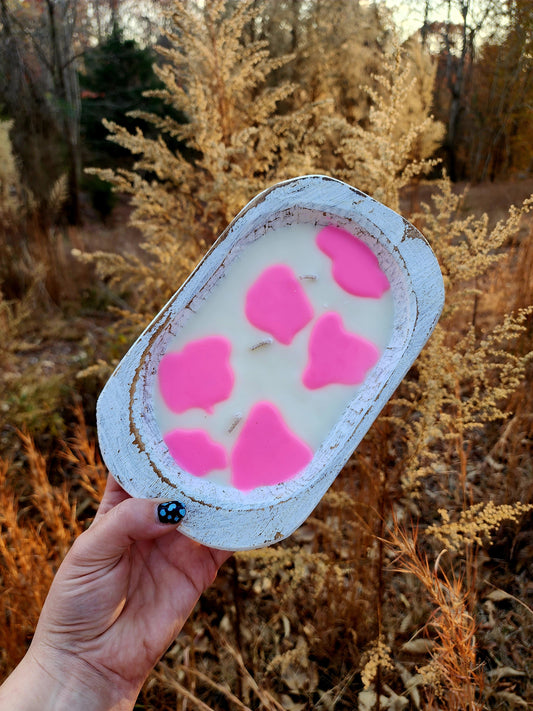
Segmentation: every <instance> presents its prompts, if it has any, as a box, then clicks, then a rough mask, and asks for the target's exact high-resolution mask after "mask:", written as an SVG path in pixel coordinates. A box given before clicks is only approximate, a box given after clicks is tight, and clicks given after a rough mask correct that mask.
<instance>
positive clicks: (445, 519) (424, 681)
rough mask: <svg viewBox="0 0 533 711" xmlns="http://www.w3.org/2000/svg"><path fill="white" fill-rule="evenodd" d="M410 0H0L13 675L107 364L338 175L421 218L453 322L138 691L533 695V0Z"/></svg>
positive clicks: (43, 588)
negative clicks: (221, 251)
mask: <svg viewBox="0 0 533 711" xmlns="http://www.w3.org/2000/svg"><path fill="white" fill-rule="evenodd" d="M401 9H402V13H401V14H395V13H394V11H393V9H391V7H390V6H388V5H387V4H385V3H372V2H363V0H360V1H358V0H344V1H342V0H263V1H261V2H260V1H259V0H242V1H238V2H237V1H235V0H233V1H232V0H226V1H225V2H224V1H223V0H205V2H195V1H194V0H189V1H188V2H186V1H182V2H178V1H167V0H160V1H159V2H155V1H154V2H150V1H149V0H144V1H140V0H138V1H137V2H131V1H130V0H26V1H21V0H20V1H19V0H0V23H1V25H0V289H1V298H0V323H1V326H2V331H3V333H2V336H3V337H2V341H1V345H0V362H1V368H0V418H1V419H0V450H1V451H0V455H1V460H0V527H1V529H0V626H1V629H2V631H1V632H0V677H3V676H5V675H6V674H8V673H9V671H10V670H11V669H12V668H13V667H14V665H16V663H17V661H18V660H19V659H20V658H21V657H22V655H23V654H24V652H25V649H26V648H27V645H28V643H29V641H30V639H31V634H32V631H33V629H34V625H35V622H36V619H37V617H38V614H39V610H40V608H41V605H42V602H43V600H44V597H45V595H46V592H47V589H48V586H49V584H50V581H51V579H52V576H53V574H54V571H55V570H56V569H57V566H58V565H59V563H60V561H61V559H62V557H63V556H64V554H65V552H66V550H68V547H69V546H70V544H71V542H72V540H73V539H74V537H75V536H76V535H77V534H79V533H80V532H81V531H82V530H83V529H84V528H85V527H86V526H87V525H88V524H89V523H90V521H91V518H92V516H93V515H94V512H95V510H96V507H97V504H98V501H99V499H100V497H101V494H102V490H103V485H104V481H105V477H106V472H105V468H104V466H103V464H102V462H101V459H100V457H99V454H98V449H97V444H96V431H95V403H96V398H97V396H98V393H99V391H100V390H101V388H102V386H103V384H104V383H105V381H106V378H107V377H108V376H109V374H110V373H111V372H112V370H113V368H114V367H115V365H116V364H117V363H118V361H119V360H120V358H121V356H122V355H123V354H124V353H125V351H126V350H127V348H128V347H129V345H130V344H131V343H132V341H133V340H134V338H135V337H136V335H138V333H139V332H140V331H141V330H142V328H143V327H144V325H146V324H147V323H148V322H149V320H151V318H152V317H153V315H154V314H155V313H156V312H157V310H158V308H159V307H160V306H161V305H163V304H164V303H165V301H166V300H167V299H168V297H169V296H170V295H171V294H172V293H173V292H174V291H175V290H176V289H177V288H178V287H179V286H180V284H181V283H182V281H183V280H184V278H185V277H186V276H187V274H188V273H189V272H190V270H191V268H192V267H193V266H194V265H195V264H196V263H197V261H198V260H199V259H200V258H201V255H202V254H203V253H204V251H205V249H206V248H207V247H208V246H209V245H210V244H211V243H212V242H213V241H214V240H215V239H216V237H217V236H218V234H220V232H221V231H222V230H223V229H224V227H225V226H226V225H227V224H228V222H229V221H230V220H231V219H232V218H233V217H234V216H235V215H236V214H237V212H238V211H239V210H240V208H241V207H243V206H244V205H245V204H246V202H247V201H248V200H249V199H250V198H251V197H253V196H254V195H255V194H256V193H257V192H258V191H259V190H261V189H263V188H264V187H267V186H269V185H271V184H273V183H275V182H277V181H279V180H282V179H285V178H289V177H294V176H296V175H302V174H307V173H322V174H328V175H331V176H334V177H337V178H341V179H343V180H345V181H347V182H348V183H351V184H352V185H354V186H356V187H357V188H359V189H361V190H363V191H365V192H367V193H369V194H371V195H373V196H374V197H376V198H377V199H378V200H381V201H382V202H384V203H385V204H387V205H389V206H390V207H392V208H393V209H396V210H398V211H400V212H401V213H402V214H403V215H404V216H405V217H407V218H408V219H410V220H411V221H413V222H414V223H415V224H416V225H417V226H418V227H419V228H420V229H421V230H422V232H423V233H424V234H425V236H426V237H427V239H428V241H429V242H430V244H431V246H432V248H433V250H434V251H435V253H436V254H437V256H438V259H439V262H440V264H441V268H442V271H443V276H444V280H445V286H446V292H447V297H446V306H445V310H444V313H443V316H442V319H441V321H440V323H439V325H438V327H437V329H436V331H435V333H434V335H433V336H432V338H431V339H430V341H429V343H428V345H427V346H426V348H425V349H424V350H423V352H422V354H421V356H420V357H419V359H418V360H417V362H416V364H415V366H414V367H413V368H412V370H411V371H410V373H409V374H408V376H407V378H406V379H405V381H404V383H403V384H402V385H401V387H400V388H399V389H398V391H397V393H396V394H395V396H394V398H393V399H392V401H391V402H390V403H389V404H388V405H387V407H386V408H385V410H384V412H383V413H382V415H381V416H380V417H379V419H378V420H377V421H376V423H375V424H374V425H373V427H372V428H371V430H370V432H369V433H368V435H367V437H366V438H365V440H364V441H363V443H362V444H361V445H360V447H359V448H358V450H357V452H356V453H355V454H354V456H353V457H352V458H351V459H350V461H349V462H348V464H347V465H346V467H345V469H344V470H343V472H342V473H341V474H340V475H339V477H338V479H337V480H336V482H335V484H334V486H333V487H332V488H331V489H330V491H329V492H328V493H327V494H326V496H325V497H324V499H323V500H322V502H321V503H320V505H319V506H318V508H317V509H316V511H315V512H314V513H313V514H312V516H311V517H310V518H309V519H308V520H307V521H306V523H305V524H304V525H303V526H302V527H301V528H300V529H299V530H298V531H297V532H296V533H295V534H294V535H293V536H292V537H291V538H289V539H288V540H287V541H285V542H283V543H281V544H278V545H276V546H273V547H271V548H268V549H264V550H260V551H254V552H248V553H240V554H237V555H236V556H234V557H233V558H232V559H231V562H230V563H228V564H227V565H226V566H225V567H224V568H223V570H222V571H221V573H220V575H219V577H218V579H217V582H216V583H215V586H214V587H213V588H212V589H211V590H210V591H209V592H208V593H207V594H206V595H205V596H204V598H203V599H202V601H201V602H200V603H199V605H198V606H197V609H196V610H195V613H194V615H193V616H192V618H191V619H190V621H189V622H188V624H187V626H186V628H185V629H184V631H183V633H182V634H181V635H180V637H179V638H178V639H177V640H176V642H175V644H173V645H172V647H171V648H170V649H169V650H168V651H167V653H166V655H165V657H164V658H163V659H162V661H161V663H160V664H159V665H158V667H157V668H156V670H155V671H154V673H153V675H152V676H151V677H150V679H149V680H148V682H147V684H146V685H145V688H144V689H143V691H142V693H141V695H140V697H139V699H138V702H137V706H136V708H138V709H154V710H155V709H157V710H158V711H165V710H166V709H268V710H276V711H277V710H279V709H287V710H289V711H290V710H293V711H299V710H302V709H308V708H313V709H324V710H329V709H338V710H340V709H354V708H357V709H359V710H360V711H366V710H367V709H368V710H369V709H379V708H383V709H385V708H387V709H407V708H408V709H481V708H490V709H521V708H528V707H530V706H531V704H532V703H533V654H532V649H533V644H532V641H533V609H532V607H533V582H532V573H533V480H532V470H533V467H532V463H531V442H532V435H533V419H532V414H533V413H532V403H533V396H532V393H531V387H530V383H531V376H532V365H531V361H532V343H533V321H532V304H533V281H532V279H533V276H532V275H533V223H532V220H531V216H530V214H529V213H530V209H531V207H532V205H533V201H532V199H531V197H529V196H530V194H531V192H532V189H533V175H532V168H533V152H532V148H531V146H532V139H533V122H532V120H531V113H532V106H533V74H532V66H531V63H532V56H533V54H532V52H533V45H532V43H533V34H532V33H533V5H532V3H531V1H530V0H507V1H497V0H440V1H439V0H421V1H420V2H415V0H411V2H406V3H403V4H402V8H401ZM406 17H408V19H409V25H408V26H409V27H410V28H413V31H412V32H410V33H409V36H407V35H406V34H405V32H403V33H402V32H401V31H399V24H398V23H399V22H400V21H401V20H402V19H405V18H406ZM415 30H416V31H415ZM467 184H468V187H467Z"/></svg>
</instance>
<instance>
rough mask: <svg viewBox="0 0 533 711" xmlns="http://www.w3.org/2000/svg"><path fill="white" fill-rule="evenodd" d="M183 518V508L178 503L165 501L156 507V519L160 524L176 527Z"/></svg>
mask: <svg viewBox="0 0 533 711" xmlns="http://www.w3.org/2000/svg"><path fill="white" fill-rule="evenodd" d="M184 516H185V506H184V505H183V504H182V503H180V502H179V501H165V502H164V503H162V504H159V506H158V507H157V517H158V519H159V522H160V523H173V524H174V525H176V524H177V523H179V522H180V521H181V519H182V518H183V517H184Z"/></svg>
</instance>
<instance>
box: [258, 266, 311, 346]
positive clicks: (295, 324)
mask: <svg viewBox="0 0 533 711" xmlns="http://www.w3.org/2000/svg"><path fill="white" fill-rule="evenodd" d="M245 313H246V317H247V319H248V321H249V322H250V323H251V324H252V326H255V327H256V328H259V329H261V330H262V331H266V332H267V333H270V334H271V335H272V336H274V338H275V339H276V340H278V341H279V342H280V343H283V344H285V345H288V344H289V343H291V342H292V339H293V338H294V336H295V335H296V334H297V333H298V331H301V330H302V328H303V327H304V326H307V324H308V323H309V321H310V320H311V319H312V318H313V307H312V306H311V303H310V302H309V299H308V298H307V296H306V294H305V291H304V290H303V287H302V285H301V284H300V282H299V281H298V279H297V278H296V276H295V274H294V272H293V271H292V269H291V268H290V267H287V266H285V265H283V264H277V265H275V266H273V267H269V268H268V269H265V270H264V272H262V274H261V275H260V276H259V278H258V279H257V280H256V281H255V282H254V284H252V286H251V287H250V289H248V293H247V294H246V306H245Z"/></svg>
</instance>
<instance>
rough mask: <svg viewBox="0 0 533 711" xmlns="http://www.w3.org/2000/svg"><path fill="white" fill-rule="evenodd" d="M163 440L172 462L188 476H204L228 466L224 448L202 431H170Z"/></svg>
mask: <svg viewBox="0 0 533 711" xmlns="http://www.w3.org/2000/svg"><path fill="white" fill-rule="evenodd" d="M163 439H164V440H165V444H166V445H167V447H168V450H169V452H170V454H171V455H172V457H173V458H174V460H175V461H176V462H177V464H179V466H180V467H182V468H183V469H185V470H186V471H188V472H189V474H194V476H204V475H205V474H207V473H208V472H212V471H213V470H214V469H225V468H226V467H227V465H228V457H227V455H226V450H225V449H224V447H223V446H222V445H221V444H218V443H217V442H214V441H213V440H212V439H211V437H209V435H208V434H207V432H204V431H203V430H172V432H168V434H166V435H165V436H164V437H163Z"/></svg>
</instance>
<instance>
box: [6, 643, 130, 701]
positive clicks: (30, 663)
mask: <svg viewBox="0 0 533 711" xmlns="http://www.w3.org/2000/svg"><path fill="white" fill-rule="evenodd" d="M138 691H139V690H138V689H133V688H129V687H126V686H125V685H124V684H122V683H120V680H113V679H110V678H108V677H106V676H105V675H104V674H103V673H102V672H100V671H98V670H96V669H94V668H93V667H92V666H91V665H90V664H87V663H86V662H84V661H83V660H81V659H77V658H75V657H74V656H73V655H71V654H67V653H62V652H57V650H50V652H49V653H47V654H38V653H35V652H34V651H33V650H32V648H31V647H30V649H29V651H28V653H27V654H26V656H25V657H24V659H22V661H21V662H20V664H19V665H18V666H17V668H16V669H15V670H14V671H13V673H12V674H11V675H10V676H9V677H8V678H7V679H6V681H5V682H4V683H3V684H2V685H1V686H0V711H67V710H68V711H72V709H76V711H131V709H133V707H134V705H135V700H136V698H137V694H138Z"/></svg>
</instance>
